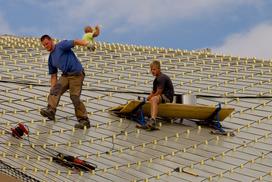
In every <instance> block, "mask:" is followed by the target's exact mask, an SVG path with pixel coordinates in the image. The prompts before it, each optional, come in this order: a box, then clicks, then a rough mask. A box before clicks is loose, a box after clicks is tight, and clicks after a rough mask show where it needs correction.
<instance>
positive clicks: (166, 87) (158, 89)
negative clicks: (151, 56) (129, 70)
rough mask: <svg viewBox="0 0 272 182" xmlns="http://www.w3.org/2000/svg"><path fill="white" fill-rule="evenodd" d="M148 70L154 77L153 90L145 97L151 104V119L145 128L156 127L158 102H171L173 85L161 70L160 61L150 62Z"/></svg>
mask: <svg viewBox="0 0 272 182" xmlns="http://www.w3.org/2000/svg"><path fill="white" fill-rule="evenodd" d="M150 71H151V73H152V75H153V76H155V79H154V81H153V90H152V92H151V93H150V95H149V96H148V97H147V100H148V101H149V102H150V105H151V113H150V115H151V119H150V120H149V121H148V122H147V124H146V126H147V128H154V127H156V118H157V115H158V105H159V104H160V103H170V102H173V97H174V87H173V84H172V81H171V79H170V78H169V77H168V76H167V75H166V74H164V73H162V72H161V65H160V62H159V61H157V60H155V61H153V62H152V63H151V64H150Z"/></svg>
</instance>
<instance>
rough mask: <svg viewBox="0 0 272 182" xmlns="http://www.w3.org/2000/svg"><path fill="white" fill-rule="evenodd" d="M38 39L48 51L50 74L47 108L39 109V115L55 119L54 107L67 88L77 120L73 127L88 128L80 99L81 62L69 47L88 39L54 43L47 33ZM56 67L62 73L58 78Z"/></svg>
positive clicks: (81, 83)
mask: <svg viewBox="0 0 272 182" xmlns="http://www.w3.org/2000/svg"><path fill="white" fill-rule="evenodd" d="M40 40H41V43H42V45H43V47H44V48H45V49H46V50H47V51H49V52H50V54H49V58H48V68H49V74H50V75H51V80H50V82H51V89H50V93H49V96H48V105H47V108H45V109H41V111H40V113H41V115H42V116H44V117H47V118H48V119H50V120H55V114H56V108H57V106H58V104H59V100H60V97H61V96H62V94H63V93H64V92H66V91H67V90H68V89H69V91H70V98H71V100H72V102H73V105H74V107H75V115H76V117H77V120H78V123H77V124H76V125H75V128H79V129H83V128H84V127H86V128H90V121H89V118H88V115H87V111H86V108H85V106H84V104H83V102H82V101H81V100H80V95H81V90H82V85H83V80H84V77H85V74H84V70H83V67H82V65H81V63H80V62H79V60H78V58H77V57H76V55H75V54H74V52H73V51H72V49H71V48H73V47H74V46H75V45H79V46H88V41H85V40H64V41H61V42H59V43H57V44H55V43H54V41H53V39H52V38H51V37H50V36H49V35H43V36H42V37H41V39H40ZM58 69H59V70H61V71H62V75H61V76H60V78H59V79H58Z"/></svg>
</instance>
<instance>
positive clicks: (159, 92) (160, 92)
mask: <svg viewBox="0 0 272 182" xmlns="http://www.w3.org/2000/svg"><path fill="white" fill-rule="evenodd" d="M162 91H163V89H161V88H157V91H156V92H155V93H154V92H153V91H152V92H151V94H150V95H149V96H148V97H147V100H150V99H151V98H152V97H154V96H156V95H161V94H162Z"/></svg>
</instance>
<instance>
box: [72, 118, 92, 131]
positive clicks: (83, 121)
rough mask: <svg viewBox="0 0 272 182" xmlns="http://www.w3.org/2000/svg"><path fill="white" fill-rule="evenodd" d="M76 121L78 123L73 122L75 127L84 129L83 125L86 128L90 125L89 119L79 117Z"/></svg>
mask: <svg viewBox="0 0 272 182" xmlns="http://www.w3.org/2000/svg"><path fill="white" fill-rule="evenodd" d="M78 122H79V123H78V124H75V128H78V129H84V126H86V128H90V127H91V125H90V121H89V119H81V120H79V121H78Z"/></svg>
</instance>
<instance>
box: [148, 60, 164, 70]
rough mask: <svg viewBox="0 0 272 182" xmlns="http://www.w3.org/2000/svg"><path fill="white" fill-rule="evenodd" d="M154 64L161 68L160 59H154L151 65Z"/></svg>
mask: <svg viewBox="0 0 272 182" xmlns="http://www.w3.org/2000/svg"><path fill="white" fill-rule="evenodd" d="M152 66H156V67H157V68H158V69H161V63H160V61H158V60H154V61H152V63H151V64H150V67H152Z"/></svg>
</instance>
